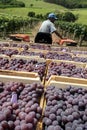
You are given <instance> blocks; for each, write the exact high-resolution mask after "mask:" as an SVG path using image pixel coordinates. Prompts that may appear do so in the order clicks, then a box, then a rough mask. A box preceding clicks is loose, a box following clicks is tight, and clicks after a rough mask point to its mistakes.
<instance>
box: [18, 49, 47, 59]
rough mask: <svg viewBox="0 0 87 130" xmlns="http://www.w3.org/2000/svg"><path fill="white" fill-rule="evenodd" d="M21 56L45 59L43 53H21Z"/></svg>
mask: <svg viewBox="0 0 87 130" xmlns="http://www.w3.org/2000/svg"><path fill="white" fill-rule="evenodd" d="M19 55H25V56H39V57H40V58H45V56H44V54H43V53H41V52H32V51H30V52H29V51H25V50H24V51H21V52H20V53H19Z"/></svg>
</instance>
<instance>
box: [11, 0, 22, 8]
mask: <svg viewBox="0 0 87 130" xmlns="http://www.w3.org/2000/svg"><path fill="white" fill-rule="evenodd" d="M10 5H11V6H15V7H25V4H24V3H23V2H21V1H11V2H10Z"/></svg>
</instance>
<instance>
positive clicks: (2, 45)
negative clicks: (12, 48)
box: [0, 42, 9, 47]
mask: <svg viewBox="0 0 87 130" xmlns="http://www.w3.org/2000/svg"><path fill="white" fill-rule="evenodd" d="M0 47H9V43H3V42H1V43H0Z"/></svg>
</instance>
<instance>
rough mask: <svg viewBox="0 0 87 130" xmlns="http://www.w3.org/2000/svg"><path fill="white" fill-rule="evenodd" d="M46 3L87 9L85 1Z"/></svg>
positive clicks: (65, 0)
mask: <svg viewBox="0 0 87 130" xmlns="http://www.w3.org/2000/svg"><path fill="white" fill-rule="evenodd" d="M44 1H45V2H49V3H55V4H58V5H63V6H64V7H66V8H72V9H74V8H87V1H85V0H56V1H54V0H44Z"/></svg>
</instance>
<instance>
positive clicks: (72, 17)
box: [62, 12, 77, 22]
mask: <svg viewBox="0 0 87 130" xmlns="http://www.w3.org/2000/svg"><path fill="white" fill-rule="evenodd" d="M62 20H64V21H67V22H75V21H76V20H77V17H75V15H74V14H73V13H71V12H65V13H64V14H63V16H62Z"/></svg>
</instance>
